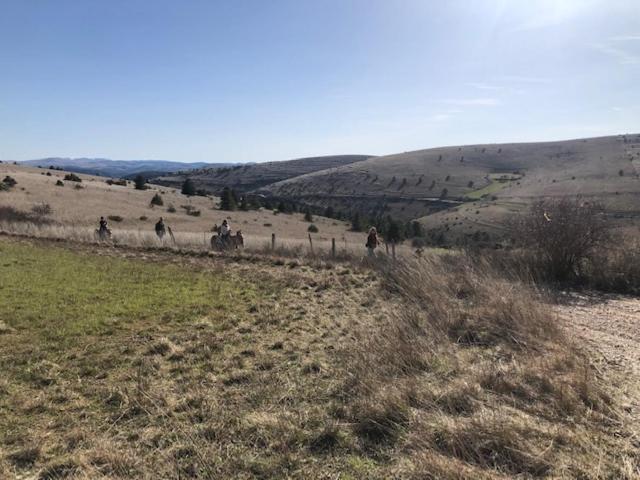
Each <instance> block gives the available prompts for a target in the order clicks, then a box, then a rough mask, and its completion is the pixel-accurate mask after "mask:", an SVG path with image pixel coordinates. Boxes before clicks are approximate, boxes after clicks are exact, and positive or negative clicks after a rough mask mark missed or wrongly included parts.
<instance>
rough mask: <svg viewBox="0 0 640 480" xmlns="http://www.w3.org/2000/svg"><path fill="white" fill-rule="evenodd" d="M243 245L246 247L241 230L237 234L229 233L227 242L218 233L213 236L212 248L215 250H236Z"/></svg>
mask: <svg viewBox="0 0 640 480" xmlns="http://www.w3.org/2000/svg"><path fill="white" fill-rule="evenodd" d="M241 247H244V238H242V231H240V230H238V231H237V232H236V234H235V235H229V236H228V237H227V241H226V242H225V241H224V240H222V237H221V236H220V235H218V234H216V235H213V236H212V237H211V248H212V249H214V250H235V249H236V248H241Z"/></svg>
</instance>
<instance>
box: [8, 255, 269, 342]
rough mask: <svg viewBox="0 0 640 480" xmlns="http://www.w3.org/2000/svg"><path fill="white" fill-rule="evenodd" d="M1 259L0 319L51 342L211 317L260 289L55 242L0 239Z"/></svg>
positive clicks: (232, 308) (209, 274) (227, 278)
mask: <svg viewBox="0 0 640 480" xmlns="http://www.w3.org/2000/svg"><path fill="white" fill-rule="evenodd" d="M0 259H1V261H0V286H1V288H0V304H1V305H2V312H1V317H0V318H1V319H2V320H3V321H4V323H5V324H7V325H8V326H9V327H12V328H15V329H17V330H27V331H29V333H30V335H38V336H43V337H45V338H49V339H55V340H56V341H61V340H62V339H64V338H67V337H69V336H77V335H86V334H100V333H103V334H104V333H110V332H112V331H113V330H114V328H127V327H128V326H131V325H133V324H136V323H137V322H139V321H141V320H153V321H161V322H168V321H178V322H179V321H184V320H193V319H197V318H199V317H210V318H213V319H214V320H215V318H222V317H225V316H227V315H229V314H230V313H231V312H232V311H234V312H235V311H237V310H238V307H240V306H242V307H244V308H241V309H240V311H245V312H246V304H248V303H250V302H252V301H255V300H256V299H257V297H258V296H259V292H258V289H257V288H256V286H255V285H254V284H253V283H251V282H248V281H246V280H241V279H238V278H236V277H234V276H230V275H226V274H223V273H222V272H216V271H203V270H195V269H194V270H189V269H188V268H181V267H178V266H172V265H160V264H154V263H150V262H144V261H136V260H126V259H120V258H109V257H106V258H105V257H99V256H91V255H88V254H79V253H72V252H70V251H68V250H63V249H60V248H49V249H44V248H40V247H36V246H32V245H26V244H19V243H9V242H2V243H0ZM234 314H235V313H234Z"/></svg>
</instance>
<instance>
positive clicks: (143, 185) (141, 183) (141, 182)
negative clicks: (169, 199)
mask: <svg viewBox="0 0 640 480" xmlns="http://www.w3.org/2000/svg"><path fill="white" fill-rule="evenodd" d="M133 185H134V187H135V189H136V190H146V189H147V181H146V180H145V178H144V177H143V176H142V175H136V178H134V179H133Z"/></svg>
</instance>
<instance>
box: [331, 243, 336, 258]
mask: <svg viewBox="0 0 640 480" xmlns="http://www.w3.org/2000/svg"><path fill="white" fill-rule="evenodd" d="M331 258H336V239H335V238H332V239H331Z"/></svg>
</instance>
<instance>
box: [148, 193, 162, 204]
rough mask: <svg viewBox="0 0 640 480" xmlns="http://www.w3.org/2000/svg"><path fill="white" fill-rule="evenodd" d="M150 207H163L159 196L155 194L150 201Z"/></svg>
mask: <svg viewBox="0 0 640 480" xmlns="http://www.w3.org/2000/svg"><path fill="white" fill-rule="evenodd" d="M151 205H152V206H153V205H158V206H162V205H164V202H163V201H162V197H161V196H160V194H158V193H156V194H155V195H154V196H153V198H152V199H151Z"/></svg>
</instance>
